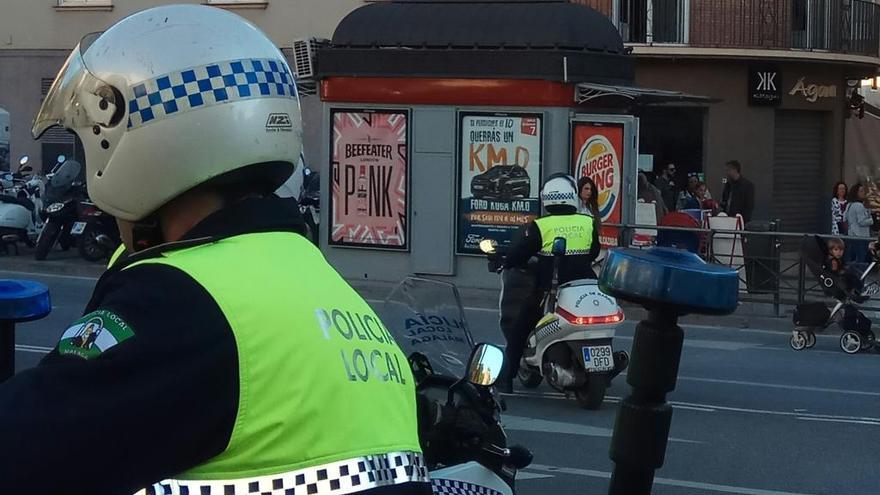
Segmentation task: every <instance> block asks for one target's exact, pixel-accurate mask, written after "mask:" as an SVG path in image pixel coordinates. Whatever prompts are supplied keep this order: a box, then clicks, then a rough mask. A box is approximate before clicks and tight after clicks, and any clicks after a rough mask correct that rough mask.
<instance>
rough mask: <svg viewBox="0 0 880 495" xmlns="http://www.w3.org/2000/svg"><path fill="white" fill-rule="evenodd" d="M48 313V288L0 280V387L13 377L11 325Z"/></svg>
mask: <svg viewBox="0 0 880 495" xmlns="http://www.w3.org/2000/svg"><path fill="white" fill-rule="evenodd" d="M50 311H52V302H51V301H50V300H49V288H48V287H46V286H45V285H43V284H41V283H39V282H33V281H30V280H0V383H2V382H3V381H5V380H6V379H8V378H9V377H11V376H12V375H13V374H14V373H15V324H16V323H20V322H24V321H33V320H39V319H40V318H43V317H44V316H46V315H48V314H49V312H50Z"/></svg>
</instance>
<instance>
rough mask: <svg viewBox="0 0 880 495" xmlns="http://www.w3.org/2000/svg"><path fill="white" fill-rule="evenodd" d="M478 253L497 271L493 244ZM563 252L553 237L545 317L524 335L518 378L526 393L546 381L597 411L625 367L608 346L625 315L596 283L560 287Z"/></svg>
mask: <svg viewBox="0 0 880 495" xmlns="http://www.w3.org/2000/svg"><path fill="white" fill-rule="evenodd" d="M480 249H481V250H482V251H483V252H484V253H486V254H488V255H490V266H489V269H490V271H495V272H500V271H501V268H500V263H498V258H497V252H496V251H497V243H496V242H495V241H492V240H490V239H484V240H483V241H482V242H481V243H480ZM565 251H566V241H565V239H564V238H562V237H558V238H556V239H555V240H554V241H553V248H552V254H553V279H552V284H551V287H550V290H549V291H548V293H547V295H546V296H545V298H544V304H543V306H544V317H543V318H541V319H540V320H539V321H538V324H537V325H536V326H535V329H534V330H533V331H532V332H531V333H530V334H529V336H528V341H527V344H526V348H525V351H524V353H523V359H522V362H521V363H520V366H519V371H518V374H517V378H518V379H519V381H520V383H521V384H522V385H523V386H524V387H526V388H536V387H537V386H538V385H540V384H541V382H542V381H543V380H544V379H546V380H547V383H548V384H549V385H550V386H551V387H553V388H554V389H556V390H558V391H559V392H562V393H564V394H565V395H566V396H571V395H574V397H575V399H576V400H577V402H578V403H579V404H580V405H581V407H583V408H585V409H590V410H595V409H599V407H601V406H602V402H603V401H604V400H605V392H606V390H607V389H608V387H609V386H611V381H612V379H614V377H616V376H617V375H619V374H620V373H621V372H623V370H625V369H626V367H627V365H628V363H629V355H628V354H627V353H626V352H625V351H618V352H614V347H613V343H612V341H613V339H614V335H615V333H616V330H617V327H618V326H619V325H620V323H621V322H622V321H623V320H624V314H623V310H622V309H621V308H620V306H619V305H618V304H617V301H616V300H615V299H614V298H613V297H611V296H609V295H607V294H605V293H603V292H602V291H601V290H600V289H599V286H598V281H596V280H590V279H584V280H573V281H571V282H568V283H566V284H563V285H559V264H560V261H561V259H562V257H563V256H565ZM533 269H537V267H534V268H533ZM526 276H528V277H533V276H534V275H533V274H531V273H529V274H526ZM503 309H504V308H502V310H503Z"/></svg>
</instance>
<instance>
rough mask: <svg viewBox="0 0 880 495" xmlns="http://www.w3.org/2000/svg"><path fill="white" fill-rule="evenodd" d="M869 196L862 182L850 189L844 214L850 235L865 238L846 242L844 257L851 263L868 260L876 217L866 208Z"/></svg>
mask: <svg viewBox="0 0 880 495" xmlns="http://www.w3.org/2000/svg"><path fill="white" fill-rule="evenodd" d="M867 197H868V194H867V190H866V189H865V186H863V185H861V184H856V185H854V186H852V188H850V190H849V198H848V199H849V205H847V207H846V213H845V214H844V215H843V217H844V220H845V221H846V224H847V228H848V235H850V236H852V237H863V238H865V240H864V241H855V240H849V241H847V242H846V251H845V252H844V255H843V257H844V258H845V260H846V261H848V262H850V263H852V262H855V263H864V262H866V261H868V243H869V242H870V238H871V226H872V225H874V218H873V217H872V216H871V212H870V211H868V209H867V208H865V205H864V201H865V199H866V198H867Z"/></svg>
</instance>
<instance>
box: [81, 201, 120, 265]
mask: <svg viewBox="0 0 880 495" xmlns="http://www.w3.org/2000/svg"><path fill="white" fill-rule="evenodd" d="M78 215H79V219H78V221H76V222H74V223H73V225H72V226H71V228H70V235H71V236H72V237H74V238H75V239H76V247H77V250H79V255H80V256H81V257H82V258H83V259H84V260H86V261H92V262H95V261H103V260H106V259H108V258H109V257H110V256H111V255H112V254H113V252H114V251H116V248H117V247H118V246H119V244H121V243H122V240H121V239H120V237H119V226H118V225H117V224H116V218H114V217H113V216H111V215H110V214H109V213H107V212H105V211H103V210H101V209H100V208H98V207H97V206H96V205H95V203H92V202H91V201H80V202H79V206H78Z"/></svg>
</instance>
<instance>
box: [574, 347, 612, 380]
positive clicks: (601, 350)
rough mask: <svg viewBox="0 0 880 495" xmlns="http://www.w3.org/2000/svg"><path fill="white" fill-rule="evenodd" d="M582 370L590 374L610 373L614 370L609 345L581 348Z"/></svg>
mask: <svg viewBox="0 0 880 495" xmlns="http://www.w3.org/2000/svg"><path fill="white" fill-rule="evenodd" d="M582 351H583V353H584V368H585V369H586V370H587V371H588V372H590V373H599V372H602V371H611V370H613V369H614V354H613V353H612V352H611V346H610V345H597V346H592V347H583V348H582Z"/></svg>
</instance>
